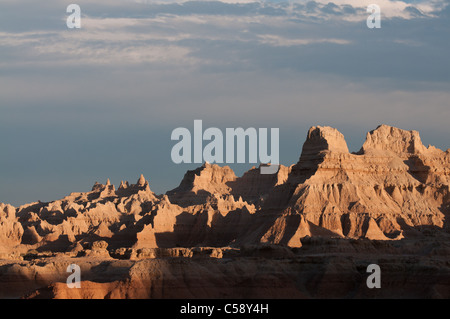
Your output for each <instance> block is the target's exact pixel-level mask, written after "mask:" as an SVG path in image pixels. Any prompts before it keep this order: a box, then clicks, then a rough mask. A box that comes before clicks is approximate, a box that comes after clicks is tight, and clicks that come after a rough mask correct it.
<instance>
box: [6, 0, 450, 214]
mask: <svg viewBox="0 0 450 319" xmlns="http://www.w3.org/2000/svg"><path fill="white" fill-rule="evenodd" d="M71 3H76V4H78V5H79V6H80V8H81V28H80V29H68V28H67V26H66V19H67V17H68V16H69V14H68V13H67V12H66V8H67V6H68V5H69V4H71ZM372 3H374V4H377V5H379V7H380V9H381V28H379V29H369V28H368V27H367V25H366V20H367V17H368V16H369V14H370V13H367V10H366V9H367V6H368V5H369V4H372ZM449 4H450V3H449V1H448V0H447V1H444V0H434V1H419V0H417V1H390V0H368V1H366V0H334V1H329V0H325V1H322V0H319V1H303V0H295V1H282V0H277V1H256V2H255V1H252V0H241V1H239V0H238V1H233V0H226V1H172V0H161V1H150V0H142V1H131V0H128V1H127V0H95V1H87V0H71V1H61V0H46V1H40V2H37V1H32V0H2V1H1V2H0V202H3V203H10V204H13V205H15V206H18V205H22V204H25V203H30V202H34V201H37V200H41V201H51V200H57V199H59V198H62V197H64V196H65V195H68V194H70V193H71V192H81V191H89V190H90V189H91V187H92V185H93V184H94V183H95V182H96V181H99V182H103V183H104V182H106V179H107V178H110V179H111V182H112V183H113V184H115V185H116V186H118V184H119V183H120V181H121V180H128V181H130V182H131V183H135V182H136V180H137V179H138V177H139V175H140V174H141V173H142V174H144V176H145V177H146V178H147V179H148V181H149V183H150V188H151V189H152V190H153V191H155V192H156V193H157V194H161V193H164V192H166V191H167V190H170V189H173V188H175V187H176V186H178V184H179V183H180V181H181V179H182V177H183V175H184V173H185V172H186V171H187V170H188V169H194V168H196V167H197V166H198V164H175V163H173V162H172V160H171V157H170V154H171V149H172V147H173V146H174V145H175V143H176V142H175V141H172V140H171V132H172V131H173V130H174V129H175V128H177V127H186V128H188V129H189V130H192V129H193V123H194V120H195V119H201V120H202V121H203V127H204V128H208V127H218V128H221V129H223V130H224V129H225V128H236V127H243V128H248V127H255V128H279V130H280V162H281V164H284V165H291V164H294V163H296V162H297V161H298V158H299V156H300V153H301V148H302V145H303V143H304V141H305V139H306V134H307V131H308V129H309V128H310V127H311V126H315V125H328V126H332V127H335V128H337V129H338V130H339V131H340V132H341V133H343V134H344V136H345V138H346V141H347V143H348V145H349V148H350V150H351V151H358V150H359V148H360V147H361V146H362V144H363V142H364V139H365V136H366V133H367V132H368V131H370V130H373V129H375V128H376V127H377V126H378V125H380V124H388V125H393V126H396V127H400V128H402V129H407V130H417V131H419V132H420V133H421V137H422V141H423V142H424V144H425V145H428V144H432V145H435V146H437V147H439V148H441V149H443V150H446V149H448V148H449V147H450V142H449V139H448V136H449V133H450V125H448V123H449V120H450V105H449V103H450V102H449V101H450V63H449V56H450V37H449V35H450V6H449ZM252 165H253V164H239V165H238V164H235V165H230V166H231V167H232V168H233V169H234V170H235V171H236V174H237V175H242V173H243V172H244V171H245V170H247V169H249V168H250V167H251V166H252Z"/></svg>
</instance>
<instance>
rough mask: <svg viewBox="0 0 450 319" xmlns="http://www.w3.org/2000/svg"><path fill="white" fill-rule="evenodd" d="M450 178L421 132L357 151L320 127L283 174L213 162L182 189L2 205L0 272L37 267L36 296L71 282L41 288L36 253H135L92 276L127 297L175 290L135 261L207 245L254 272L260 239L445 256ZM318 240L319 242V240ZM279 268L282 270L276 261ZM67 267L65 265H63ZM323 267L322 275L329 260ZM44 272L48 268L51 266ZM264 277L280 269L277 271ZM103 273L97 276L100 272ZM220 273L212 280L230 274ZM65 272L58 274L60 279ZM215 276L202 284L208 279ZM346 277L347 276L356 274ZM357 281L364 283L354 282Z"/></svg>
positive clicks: (316, 250) (381, 132) (105, 256)
mask: <svg viewBox="0 0 450 319" xmlns="http://www.w3.org/2000/svg"><path fill="white" fill-rule="evenodd" d="M449 185H450V152H449V151H446V152H444V151H442V150H439V149H437V148H435V147H432V146H429V147H425V146H424V145H423V144H422V142H421V140H420V136H419V134H418V133H417V132H415V131H405V130H401V129H398V128H394V127H390V126H386V125H382V126H379V127H378V128H377V129H375V130H374V131H371V132H369V133H368V134H367V138H366V141H365V143H364V145H363V146H362V148H361V150H360V151H359V152H358V153H350V152H349V150H348V147H347V143H346V142H345V139H344V136H343V135H342V134H341V133H340V132H339V131H337V130H336V129H334V128H331V127H321V126H317V127H312V128H311V129H310V130H309V132H308V134H307V138H306V141H305V143H304V145H303V149H302V152H301V155H300V158H299V161H298V162H297V163H296V164H294V165H292V166H290V167H285V166H283V165H280V168H279V170H278V172H277V173H276V174H271V175H264V174H260V167H253V168H252V169H250V170H249V171H248V172H246V173H245V174H244V175H243V176H242V177H237V176H236V175H235V174H234V172H233V171H232V170H231V168H229V167H227V166H225V167H220V166H218V165H215V164H209V163H205V164H204V165H202V166H201V167H199V168H197V169H195V170H193V171H188V172H187V173H186V175H185V176H184V178H183V180H182V181H181V183H180V185H179V187H177V188H175V189H174V190H172V191H169V192H167V193H166V194H163V195H156V194H154V193H153V192H152V191H151V189H150V186H149V182H148V181H147V180H146V179H145V178H144V177H143V176H140V177H139V179H138V181H137V182H136V184H129V183H128V182H121V184H120V186H119V187H118V188H117V189H116V188H115V186H114V185H111V183H110V182H109V180H108V181H107V182H106V184H100V183H96V184H95V185H94V186H93V188H92V190H91V191H90V192H85V193H72V194H70V195H69V196H66V197H65V198H63V199H61V200H57V201H53V202H49V203H43V202H37V203H31V204H28V205H24V206H21V207H18V208H15V207H12V206H10V205H5V204H0V257H1V258H3V259H6V260H10V261H9V262H6V263H5V265H9V266H5V267H6V268H2V266H1V265H0V274H1V273H3V274H5V276H6V277H5V276H4V277H1V276H0V286H1V285H3V286H4V285H5V282H4V281H2V278H7V280H6V282H7V283H6V285H8V280H11V279H10V278H11V277H8V276H9V275H11V272H13V273H14V274H15V275H14V276H24V277H20V278H28V277H30V280H31V281H32V282H33V283H32V285H31V286H30V287H31V288H33V287H34V288H35V289H41V290H39V291H37V292H35V295H34V296H39V295H42V294H44V295H45V294H49V295H51V296H53V297H55V296H66V295H67V294H69V295H70V294H71V293H73V292H70V291H68V290H67V291H66V290H65V289H64V287H63V286H60V285H58V284H55V285H53V286H51V287H50V286H49V287H47V288H45V289H44V288H42V285H43V283H44V282H45V280H42V281H39V280H38V281H36V280H34V279H32V278H37V277H36V276H37V275H36V274H34V273H33V274H28V273H27V271H25V270H24V268H23V267H25V268H26V267H31V265H30V264H27V263H34V260H36V259H39V260H46V258H56V259H57V260H59V261H58V262H57V264H58V265H59V263H63V264H64V263H65V262H66V261H67V260H66V259H65V258H78V259H79V258H81V259H83V258H88V259H89V258H94V259H96V260H103V261H105V260H110V261H114V260H115V261H117V260H128V261H130V262H131V261H133V262H132V263H131V264H127V265H128V266H126V267H125V268H126V270H124V272H123V273H121V274H122V275H124V276H125V277H120V276H119V277H120V280H119V279H117V280H112V279H108V280H107V281H108V283H106V282H103V283H102V284H99V283H95V282H88V283H86V285H87V286H88V287H91V288H92V289H94V290H95V294H99V296H103V297H105V296H110V297H111V296H115V294H119V295H118V296H120V294H121V293H122V294H123V293H124V291H126V294H127V295H129V296H131V295H133V294H135V295H136V296H141V297H154V296H155V294H156V296H160V297H167V296H165V295H163V294H162V295H158V293H157V292H156V291H157V290H154V289H156V288H152V289H153V290H148V287H147V286H145V287H141V288H142V289H143V290H139V289H137V288H136V287H137V286H136V284H135V283H133V278H134V279H136V278H138V279H136V280H137V281H136V282H141V283H142V282H143V281H146V282H148V283H151V286H152V287H160V286H161V283H159V282H158V281H157V280H156V279H155V278H153V277H152V278H150V277H149V278H147V277H145V276H147V274H146V271H147V270H145V269H144V270H143V271H142V272H139V271H138V270H139V269H140V268H139V267H143V266H142V264H139V263H138V264H136V265H135V264H134V263H135V261H139V260H141V259H161V258H163V259H164V258H177V257H183V258H192V257H193V256H197V255H198V254H200V255H201V256H206V257H208V258H218V259H221V258H222V257H224V256H234V257H235V255H233V254H238V255H239V254H241V255H242V256H244V257H245V258H248V257H250V259H246V260H245V261H242V263H248V264H245V266H242V267H243V268H242V269H247V268H248V269H247V270H248V271H251V270H249V269H252V267H254V266H252V263H254V262H261V261H260V260H258V261H255V260H253V259H251V258H253V257H252V256H253V254H254V252H255V251H256V253H257V254H260V253H261V249H260V248H255V249H256V250H251V249H250V250H248V249H247V250H245V249H244V252H242V248H243V247H247V246H248V245H254V247H260V246H261V245H262V247H272V246H270V245H276V246H277V247H285V248H286V249H291V250H287V251H282V253H281V255H280V250H270V249H269V250H268V251H269V253H268V254H267V255H265V256H264V258H266V259H264V260H265V261H264V262H267V258H268V259H269V260H271V259H272V258H285V259H290V260H297V259H298V255H297V254H298V253H299V252H300V254H301V253H303V252H308V251H309V252H311V253H313V254H334V253H336V252H340V253H345V254H350V255H351V256H354V254H355V251H354V250H352V249H350V250H348V249H349V248H348V246H347V245H348V242H349V241H355V240H356V241H357V242H359V241H361V242H362V243H367V241H369V242H371V241H374V242H378V241H381V242H385V243H389V244H388V246H383V247H382V249H379V247H378V248H377V249H375V250H373V249H372V248H370V247H371V246H370V245H369V246H365V247H366V248H367V249H368V250H367V251H364V249H363V250H362V251H360V252H358V254H359V253H361V252H364V253H368V254H369V256H371V257H373V254H379V255H382V254H388V255H390V254H392V252H393V251H395V253H396V254H401V253H402V252H406V251H408V252H409V253H411V254H413V255H414V254H416V255H420V256H424V252H426V253H425V255H430V256H438V259H439V258H443V261H442V262H444V263H445V262H447V263H448V255H449V253H450V248H449V247H448V245H447V244H446V243H447V242H448V240H449V238H450V226H449V216H450V189H449ZM314 238H317V239H318V240H319V241H318V242H314V241H312V242H311V240H312V239H314ZM320 240H322V241H323V240H332V241H336V240H337V241H336V243H337V244H332V245H328V246H327V245H325V246H324V245H323V244H322V243H323V242H320ZM314 243H315V244H314ZM396 243H398V245H397V244H396ZM267 245H269V246H267ZM305 245H306V246H305ZM364 245H367V244H364ZM202 247H203V248H202ZM324 247H328V248H324ZM430 247H432V248H430ZM292 249H300V250H297V251H293V250H292ZM235 250H236V251H237V253H236V252H235ZM252 251H253V252H252ZM262 251H263V252H264V251H266V252H267V250H264V249H263V250H262ZM371 253H373V254H372V255H370V254H371ZM230 254H231V255H230ZM258 256H259V255H258ZM277 256H278V257H277ZM234 257H233V258H234ZM61 258H62V259H61ZM446 258H447V259H446ZM439 260H440V259H439ZM117 262H118V261H117ZM296 262H297V261H296ZM298 262H300V263H302V261H298ZM323 262H325V263H328V262H329V261H327V260H323ZM357 262H358V261H356V260H354V261H353V264H352V266H351V267H353V268H354V267H356V266H355V265H356V264H357ZM439 262H441V261H439ZM43 263H44V264H45V263H47V261H45V262H43ZM240 263H241V261H233V264H232V266H233V267H237V268H236V269H239V267H241V266H240ZM11 264H12V265H14V266H13V267H11V266H10V265H11ZM20 264H23V266H21V267H22V268H20V267H19V266H18V265H20ZM64 265H65V264H64ZM145 265H147V266H149V267H156V268H155V269H157V270H155V271H158V272H160V273H161V274H166V275H167V276H169V277H170V276H175V277H176V276H178V275H179V273H177V272H176V270H173V269H172V268H170V270H169V269H168V268H167V266H166V264H164V263H157V262H154V263H151V262H149V263H148V264H145ZM191 266H192V267H193V268H192V274H193V278H195V276H194V274H195V271H196V270H195V269H197V268H196V267H200V268H198V269H202V268H201V267H203V266H201V265H197V263H195V265H191ZM191 266H189V267H191ZM210 266H211V267H218V268H217V269H218V270H220V271H225V270H223V269H222V268H221V267H222V266H221V265H217V264H214V263H213V264H211V265H210ZM272 266H273V267H275V268H276V267H277V265H276V262H275V264H274V265H272ZM17 267H19V268H17ZM45 267H50V266H45ZM52 267H53V266H52ZM55 267H56V266H55ZM57 267H60V268H61V269H63V268H64V267H63V266H61V265H59V266H57ZM85 267H88V266H85ZM99 267H100V266H99ZM117 267H119V266H117ZM161 267H162V268H161ZM180 267H181V266H180ZM208 267H209V266H208ZM339 267H340V266H339ZM433 267H434V266H433ZM50 268H51V267H50ZM119 268H120V267H119ZM125 268H124V269H125ZM144 268H145V267H144ZM275 268H274V269H275ZM394 268H395V267H394ZM438 268H439V267H438ZM444 268H445V267H444ZM447 268H448V267H447ZM2 269H3V270H2ZM58 269H59V268H58ZM61 269H59V270H57V273H58V274H60V275H61V271H62V270H61ZM120 269H122V268H120ZM141 270H142V269H141ZM247 270H245V271H247ZM55 271H56V270H55ZM190 271H191V270H190ZM285 271H286V276H285V277H283V278H279V280H280V282H278V284H279V285H282V286H283V285H285V284H286V285H287V283H288V282H289V280H299V279H295V278H296V276H297V275H296V273H295V271H294V270H293V269H292V268H290V267H288V268H286V269H285ZM323 271H324V274H323V276H325V273H326V272H327V271H328V270H326V269H323ZM417 271H419V272H420V269H419V270H417ZM173 272H175V274H173ZM350 273H351V271H350ZM18 274H19V275H18ZM40 274H42V276H44V277H45V274H43V273H42V272H40ZM448 274H449V272H448V269H447V270H443V274H441V275H439V276H440V277H439V276H438V277H439V278H438V277H436V278H435V279H436V282H439V281H441V280H442V278H444V281H445V282H446V283H444V286H443V288H442V287H440V288H436V289H438V290H439V293H438V294H441V295H442V294H444V295H447V292H448V291H447V290H446V289H449V288H450V280H449V276H448ZM14 276H13V278H17V277H14ZM27 276H28V277H27ZM49 276H50V275H49ZM58 276H59V275H58ZM61 276H62V275H61ZM240 276H241V275H240V274H236V278H235V280H237V281H239V280H241V279H242V278H241V277H240ZM261 276H263V277H264V276H268V278H271V277H270V276H271V275H270V271H267V272H263V274H261ZM349 276H350V275H349ZM50 277H51V276H50ZM50 277H49V278H50ZM94 277H95V276H94ZM94 277H93V280H97V279H96V277H95V278H94ZM141 277H142V278H141ZM219 277H220V276H219ZM219 277H217V278H216V277H214V278H213V277H211V278H210V280H211V282H218V281H221V280H222V279H220V278H219ZM8 278H9V279H8ZM49 278H47V279H49ZM52 278H53V277H52ZM58 278H59V277H57V276H56V277H54V278H53V279H51V280H50V279H49V280H50V282H56V281H58V280H59V279H58ZM124 278H125V279H124ZM233 278H234V277H233ZM286 278H288V279H286ZM324 278H325V277H324ZM44 279H45V278H44ZM23 280H25V281H26V280H27V279H23ZM33 280H34V281H33ZM87 280H89V279H87ZM155 280H156V281H155ZM192 280H194V279H192ZM205 280H206V279H205ZM208 280H209V279H207V280H206V281H205V283H204V284H205V285H210V283H209V282H208ZM333 280H337V281H339V280H340V279H333ZM393 280H394V279H393ZM405 280H409V279H405ZM19 281H20V280H19ZM447 281H448V282H447ZM2 282H3V283H2ZM341 284H342V285H344V286H345V285H348V282H344V283H341ZM24 285H25V284H24ZM317 285H318V286H317V287H315V288H314V289H313V290H314V291H316V290H317V289H319V290H320V287H319V286H320V285H322V283H321V282H317ZM337 285H338V286H339V285H340V283H337ZM353 285H359V283H355V282H354V281H353ZM30 287H28V288H30ZM133 287H134V288H133ZM283 287H285V286H283ZM345 287H347V286H345ZM352 287H353V286H352ZM34 288H33V289H34ZM191 288H192V287H191ZM191 288H190V287H189V284H186V288H185V289H186V291H185V292H186V294H184V295H183V294H182V295H183V296H190V295H189V294H190V293H191V291H190V289H191ZM203 288H205V287H203ZM203 288H202V289H203ZM260 288H261V289H266V290H267V293H268V294H269V295H270V294H272V293H273V294H281V295H282V294H283V293H286V294H287V295H292V296H294V295H295V296H297V297H302V296H314V294H315V293H312V292H311V291H310V290H308V289H309V288H308V287H306V288H305V289H306V290H305V289H303V290H301V289H300V290H298V289H297V290H295V293H294V292H293V291H294V290H292V291H290V290H289V289H288V290H286V289H284V288H283V289H284V290H282V291H283V292H281V290H280V291H276V290H273V291H271V290H270V289H272V288H270V287H269V286H267V287H260ZM347 288H348V287H347ZM347 288H342V287H341V288H340V289H344V290H345V289H347ZM350 288H351V287H350ZM350 288H348V289H350ZM42 289H44V290H42ZM133 289H134V290H133ZM136 289H137V290H136ZM157 289H160V288H157ZM205 289H206V288H205ZM208 289H209V288H208ZM210 289H212V290H211V291H213V288H211V287H210ZM229 289H230V291H229V293H230V295H231V296H237V295H236V293H238V291H240V290H239V285H237V284H236V285H235V286H233V285H231V286H230V288H229ZM351 289H354V287H353V288H351ZM351 289H350V290H351ZM430 289H431V288H430ZM433 289H434V288H433ZM433 289H431V290H430V292H429V293H430V294H432V293H433V291H434V290H433ZM19 290H20V289H19ZM350 290H349V291H350ZM20 291H21V292H23V291H24V290H23V289H22V290H20ZM165 291H167V292H168V291H170V290H165ZM205 291H207V289H206V290H203V292H205ZM349 291H348V293H350V292H349ZM352 291H353V290H352ZM442 291H444V292H442ZM188 292H189V293H188ZM222 292H223V291H222ZM222 292H216V293H218V294H219V295H220V293H222ZM211 293H213V292H211ZM355 293H356V292H353V294H355ZM361 293H362V292H361ZM18 294H20V293H19V292H18ZM197 294H199V295H201V296H203V295H202V294H201V293H197ZM233 294H234V295H233ZM69 295H67V296H69ZM319 295H320V294H318V296H319ZM252 296H253V297H255V296H256V295H252ZM258 296H259V295H258ZM322 296H323V295H322Z"/></svg>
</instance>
